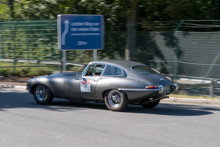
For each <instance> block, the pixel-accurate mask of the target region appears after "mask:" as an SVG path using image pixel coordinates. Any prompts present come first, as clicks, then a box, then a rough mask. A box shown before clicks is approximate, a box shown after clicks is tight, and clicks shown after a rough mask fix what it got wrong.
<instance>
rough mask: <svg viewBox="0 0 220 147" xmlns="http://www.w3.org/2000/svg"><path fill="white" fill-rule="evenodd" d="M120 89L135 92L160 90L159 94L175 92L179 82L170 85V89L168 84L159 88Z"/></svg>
mask: <svg viewBox="0 0 220 147" xmlns="http://www.w3.org/2000/svg"><path fill="white" fill-rule="evenodd" d="M118 90H121V91H134V92H155V91H156V92H158V93H159V94H163V93H169V94H170V93H173V92H175V91H177V90H178V84H173V85H170V86H169V89H167V86H163V85H159V86H158V88H157V89H146V88H139V89H138V88H118Z"/></svg>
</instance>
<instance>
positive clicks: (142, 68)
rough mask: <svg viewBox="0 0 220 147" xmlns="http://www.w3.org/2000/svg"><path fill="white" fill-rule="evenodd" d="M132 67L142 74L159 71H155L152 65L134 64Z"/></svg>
mask: <svg viewBox="0 0 220 147" xmlns="http://www.w3.org/2000/svg"><path fill="white" fill-rule="evenodd" d="M132 69H133V70H134V71H136V72H139V73H140V74H143V75H149V74H153V73H157V72H156V71H154V70H153V69H151V68H150V67H147V66H134V67H132Z"/></svg>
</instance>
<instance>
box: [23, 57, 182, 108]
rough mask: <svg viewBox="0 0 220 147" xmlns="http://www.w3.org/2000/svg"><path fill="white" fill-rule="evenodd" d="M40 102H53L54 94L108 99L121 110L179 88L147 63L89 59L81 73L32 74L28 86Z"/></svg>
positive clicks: (152, 104)
mask: <svg viewBox="0 0 220 147" xmlns="http://www.w3.org/2000/svg"><path fill="white" fill-rule="evenodd" d="M26 90H28V91H29V92H30V93H31V94H33V96H34V99H35V101H36V102H37V103H38V104H42V105H47V104H50V103H51V102H52V100H53V98H54V97H56V98H65V99H69V100H70V101H74V100H76V101H95V102H105V104H106V106H107V108H108V109H110V110H113V111H122V110H124V109H126V108H127V106H128V104H138V105H141V106H143V107H144V108H153V107H155V106H157V105H158V104H159V102H160V100H161V99H164V98H169V97H168V96H167V95H168V94H170V93H172V92H174V91H176V90H178V85H177V84H173V83H172V82H171V80H169V79H168V78H167V77H165V76H163V75H161V74H160V73H159V72H158V71H156V70H155V69H153V68H150V67H149V66H147V65H144V64H141V63H137V62H133V61H124V60H100V61H93V62H90V63H89V64H88V65H87V66H86V67H85V69H84V70H83V71H82V73H57V74H52V75H48V76H47V75H46V76H40V77H35V78H32V79H30V80H29V81H28V83H27V88H26Z"/></svg>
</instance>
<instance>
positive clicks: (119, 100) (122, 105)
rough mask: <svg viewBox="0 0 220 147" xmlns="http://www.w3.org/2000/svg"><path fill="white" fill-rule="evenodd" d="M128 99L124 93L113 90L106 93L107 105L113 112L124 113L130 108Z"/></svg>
mask: <svg viewBox="0 0 220 147" xmlns="http://www.w3.org/2000/svg"><path fill="white" fill-rule="evenodd" d="M128 103H129V101H128V99H127V96H126V94H125V93H124V92H120V91H118V90H111V91H109V92H106V93H105V104H106V106H107V107H108V109H110V110H112V111H122V110H125V109H126V108H127V107H128Z"/></svg>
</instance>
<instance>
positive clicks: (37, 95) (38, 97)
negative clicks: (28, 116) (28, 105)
mask: <svg viewBox="0 0 220 147" xmlns="http://www.w3.org/2000/svg"><path fill="white" fill-rule="evenodd" d="M33 95H34V99H35V101H36V102H37V103H38V104H41V105H48V104H50V103H51V102H52V100H53V95H52V93H51V92H50V89H49V88H48V87H46V86H45V85H37V86H35V88H34V92H33Z"/></svg>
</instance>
